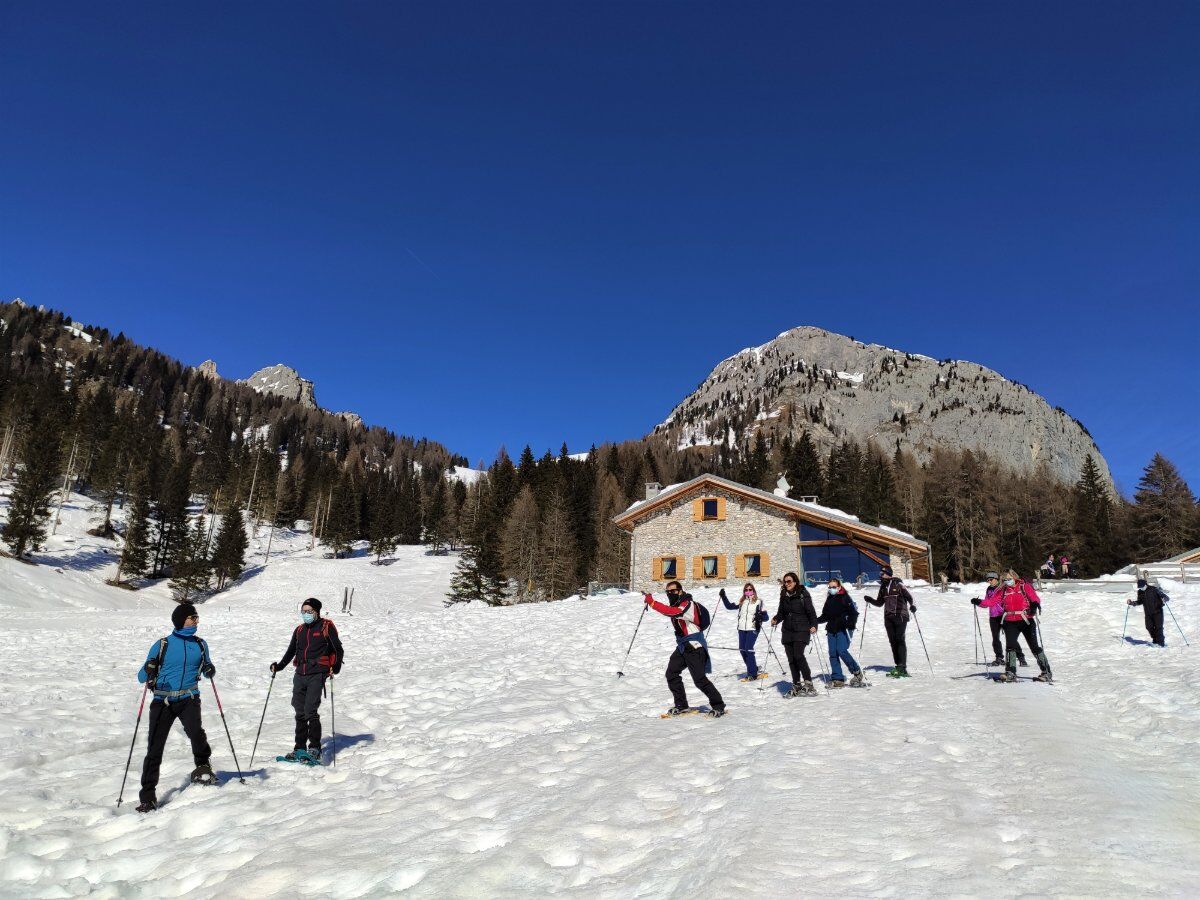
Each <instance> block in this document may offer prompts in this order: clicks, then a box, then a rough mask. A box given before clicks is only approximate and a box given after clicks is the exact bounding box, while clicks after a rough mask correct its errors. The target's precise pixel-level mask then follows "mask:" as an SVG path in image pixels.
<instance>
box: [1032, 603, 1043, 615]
mask: <svg viewBox="0 0 1200 900" xmlns="http://www.w3.org/2000/svg"><path fill="white" fill-rule="evenodd" d="M1029 611H1030V612H1031V613H1032V614H1033V615H1035V616H1040V615H1041V614H1042V604H1040V603H1038V602H1037V601H1036V600H1034V601H1032V602H1031V603H1030V604H1029Z"/></svg>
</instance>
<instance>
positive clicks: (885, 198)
mask: <svg viewBox="0 0 1200 900" xmlns="http://www.w3.org/2000/svg"><path fill="white" fill-rule="evenodd" d="M0 51H2V52H0V83H2V84H4V85H5V87H4V89H3V93H2V94H0V109H2V110H3V121H4V123H5V127H4V131H5V137H4V139H3V141H0V171H2V172H3V173H4V180H3V184H4V189H3V191H0V229H2V231H0V296H3V297H5V298H9V297H16V296H20V297H23V298H24V299H25V300H26V301H29V302H32V303H44V304H46V305H48V306H52V307H55V308H60V309H65V310H67V311H69V312H71V313H73V314H74V315H76V316H77V317H78V318H81V319H83V320H85V321H88V322H92V323H96V324H103V325H106V326H108V327H109V328H112V329H113V330H118V329H121V330H124V331H125V332H126V333H127V334H129V335H130V336H131V337H133V338H134V339H136V340H138V341H141V342H144V343H147V344H151V345H153V346H156V347H158V348H160V349H162V350H164V351H165V352H168V353H171V354H174V355H176V356H178V357H180V358H181V359H183V360H184V361H185V362H188V363H192V364H198V363H199V362H201V361H202V360H203V359H205V358H207V357H213V358H214V359H216V360H217V362H218V364H219V367H220V369H221V371H222V373H224V374H226V375H228V376H231V377H244V376H246V375H248V374H249V373H250V372H251V371H253V370H254V369H256V368H259V367H261V366H263V365H267V364H271V363H275V362H286V363H288V364H290V365H293V366H295V367H296V368H297V369H299V370H300V371H301V372H302V373H303V374H304V375H305V376H306V377H309V378H312V379H313V380H314V381H315V382H316V386H317V397H318V400H319V401H320V402H321V403H322V404H323V405H324V406H326V407H328V408H331V409H344V408H349V409H354V410H356V411H358V412H360V413H361V414H362V415H363V416H364V417H365V418H366V419H367V421H368V422H372V423H379V424H383V425H386V426H388V427H391V428H394V429H396V430H398V431H401V432H405V433H411V434H417V435H425V436H428V437H431V438H434V439H436V440H440V441H442V442H444V443H445V444H447V445H448V446H450V447H451V448H452V449H454V450H456V451H458V452H461V453H464V454H465V455H467V456H468V457H470V458H471V459H472V460H476V459H479V458H487V459H490V458H491V457H492V456H493V455H494V453H495V450H496V448H497V447H498V446H500V445H501V444H505V445H507V446H508V447H509V448H510V450H512V451H513V452H515V451H517V450H519V449H520V447H521V446H522V445H524V444H525V443H527V442H528V443H530V444H531V445H532V446H533V447H534V449H535V451H537V452H541V451H542V450H544V449H546V448H548V447H549V448H553V449H555V450H557V448H558V446H559V444H560V443H561V442H562V441H564V440H565V441H567V443H568V444H569V445H570V447H571V448H572V450H583V449H586V448H587V447H588V446H589V445H590V444H592V443H593V442H596V443H600V442H603V441H604V440H608V439H623V438H629V437H637V436H640V435H642V434H643V433H645V432H646V431H648V430H649V429H650V428H652V427H653V425H654V424H656V423H657V422H659V421H661V420H662V419H664V418H665V417H666V415H667V414H668V412H669V411H670V409H671V408H672V406H673V405H674V404H675V403H676V402H678V401H679V400H680V399H682V397H683V396H685V395H686V394H687V392H689V391H690V390H691V389H692V388H693V387H695V385H696V384H697V383H698V382H699V381H700V380H702V379H703V378H704V377H705V376H706V375H707V373H708V372H709V370H710V369H711V368H712V366H713V365H714V364H715V363H716V362H717V361H719V360H720V359H722V358H724V357H725V356H728V355H730V354H732V353H734V352H736V351H737V350H739V349H741V348H742V347H745V346H749V345H753V344H760V343H763V342H765V341H767V340H769V339H770V338H771V337H773V336H774V335H776V334H778V333H779V332H781V331H783V330H785V329H787V328H790V327H793V326H796V325H801V324H812V325H818V326H821V327H824V328H828V329H831V330H834V331H839V332H842V333H845V334H851V335H853V336H854V337H856V338H858V339H860V340H867V341H876V342H879V343H884V344H888V345H889V346H893V347H898V348H902V349H905V350H911V351H914V352H920V353H925V354H928V355H930V356H934V357H939V358H941V357H949V356H953V357H958V358H965V359H971V360H974V361H977V362H980V363H982V364H984V365H988V366H991V367H993V368H995V369H997V370H999V371H1000V372H1001V373H1002V374H1004V375H1006V376H1008V377H1010V378H1014V379H1016V380H1019V381H1022V382H1024V383H1026V384H1028V385H1029V386H1030V387H1032V388H1033V389H1034V390H1036V391H1038V392H1040V393H1041V394H1043V395H1044V396H1046V397H1047V399H1049V401H1050V402H1051V403H1052V404H1056V405H1061V406H1063V407H1064V408H1066V409H1067V410H1068V411H1069V412H1071V413H1072V414H1074V415H1075V416H1077V417H1078V418H1079V419H1081V420H1082V421H1083V422H1084V423H1085V424H1086V425H1087V426H1088V428H1089V429H1090V430H1091V432H1092V433H1093V435H1094V436H1095V437H1096V439H1097V441H1098V442H1099V444H1100V448H1101V450H1102V451H1103V452H1104V453H1105V455H1106V457H1107V458H1108V460H1109V462H1110V464H1111V465H1112V467H1113V470H1114V472H1115V474H1116V476H1117V479H1118V483H1119V484H1120V485H1121V486H1122V487H1124V488H1125V489H1126V490H1129V489H1132V487H1133V485H1134V484H1135V482H1136V480H1137V477H1138V474H1139V472H1140V469H1141V467H1142V466H1143V465H1144V464H1145V463H1146V462H1147V461H1148V459H1149V458H1150V456H1151V455H1152V454H1153V453H1154V452H1155V451H1161V452H1163V453H1165V454H1166V455H1167V456H1169V457H1170V458H1172V459H1173V460H1174V461H1175V462H1176V463H1177V464H1178V465H1179V466H1180V467H1181V468H1182V469H1183V471H1184V473H1185V475H1186V476H1187V477H1188V478H1189V480H1190V482H1191V484H1192V486H1193V488H1194V489H1200V426H1198V425H1197V423H1196V413H1197V409H1198V408H1200V376H1198V375H1197V371H1198V369H1197V346H1196V345H1197V340H1198V338H1200V327H1198V326H1200V312H1198V311H1197V310H1198V306H1200V305H1198V303H1197V294H1198V288H1200V262H1198V260H1200V254H1198V252H1197V251H1198V249H1200V247H1198V246H1197V244H1198V240H1197V239H1198V236H1200V212H1198V201H1200V170H1198V167H1197V165H1196V160H1197V159H1200V117H1198V115H1197V114H1198V112H1200V5H1197V4H1194V3H1171V2H1155V3H1152V4H1133V3H1123V4H1113V3H1095V2H1089V3H1080V4H1074V3H1053V4H1046V3H1004V4H961V3H939V4H927V3H903V2H901V3H894V2H888V3H852V4H833V3H819V4H818V3H744V4H728V3H706V2H696V3H679V2H670V3H668V2H661V3H658V2H636V3H592V4H584V3H546V4H528V3H519V2H505V3H478V4H455V3H437V4H422V5H419V6H418V5H415V4H399V3H389V4H384V3H375V4H304V3H288V4H268V3H255V4H190V5H184V4H149V3H147V4H135V3H128V4H103V5H101V4H54V3H39V4H23V5H21V6H18V5H16V4H9V5H8V6H7V7H6V10H5V12H4V26H3V30H2V32H0Z"/></svg>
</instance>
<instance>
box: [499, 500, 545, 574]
mask: <svg viewBox="0 0 1200 900" xmlns="http://www.w3.org/2000/svg"><path fill="white" fill-rule="evenodd" d="M540 527H541V514H540V512H539V511H538V505H537V501H536V500H535V499H534V497H533V489H532V488H530V487H529V485H526V486H525V487H523V488H521V492H520V493H519V494H517V499H516V500H515V501H513V506H512V509H511V510H510V511H509V514H508V521H507V522H506V523H505V525H504V571H505V574H506V575H507V576H508V577H509V579H511V580H512V581H515V582H516V583H517V595H518V596H520V597H529V596H531V595H532V594H533V592H534V578H535V576H536V574H537V564H538V530H539V528H540Z"/></svg>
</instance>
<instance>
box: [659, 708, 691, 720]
mask: <svg viewBox="0 0 1200 900" xmlns="http://www.w3.org/2000/svg"><path fill="white" fill-rule="evenodd" d="M698 712H700V710H698V709H696V707H694V706H672V707H671V708H670V709H668V710H667V711H666V712H665V713H663V714H662V715H661V716H659V718H660V719H675V718H678V717H679V716H694V715H695V714H696V713H698Z"/></svg>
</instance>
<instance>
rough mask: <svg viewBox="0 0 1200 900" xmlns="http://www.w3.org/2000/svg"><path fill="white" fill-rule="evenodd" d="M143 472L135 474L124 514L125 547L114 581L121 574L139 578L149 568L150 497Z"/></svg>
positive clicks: (119, 579) (118, 582)
mask: <svg viewBox="0 0 1200 900" xmlns="http://www.w3.org/2000/svg"><path fill="white" fill-rule="evenodd" d="M146 482H147V479H146V474H145V472H142V473H139V475H137V476H135V478H134V481H133V487H132V494H133V499H132V502H131V503H130V504H129V510H128V512H126V514H125V547H124V548H123V549H122V550H121V561H120V562H119V563H118V564H117V577H116V583H117V584H120V583H121V576H122V575H124V576H126V577H128V578H139V577H141V576H142V575H145V574H146V572H147V571H148V570H149V568H150V551H151V547H150V498H149V496H148V494H149V488H148V487H147V483H146Z"/></svg>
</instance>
